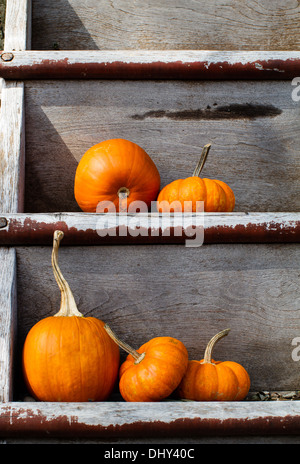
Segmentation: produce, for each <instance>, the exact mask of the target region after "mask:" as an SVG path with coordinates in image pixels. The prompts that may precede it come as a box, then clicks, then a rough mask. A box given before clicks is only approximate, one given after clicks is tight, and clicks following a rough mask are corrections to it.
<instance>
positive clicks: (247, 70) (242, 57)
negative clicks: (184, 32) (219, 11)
mask: <svg viewBox="0 0 300 464" xmlns="http://www.w3.org/2000/svg"><path fill="white" fill-rule="evenodd" d="M10 52H11V53H8V52H5V53H2V54H1V60H0V76H1V77H4V78H5V79H35V78H38V79H54V78H58V79H63V78H77V79H79V78H81V79H89V78H98V79H106V78H108V79H220V80H225V79H235V80H238V79H246V80H249V79H279V80H283V79H285V80H291V79H293V78H294V77H297V76H298V75H299V74H300V52H298V51H284V52H283V51H243V52H241V51H232V52H229V51H223V50H222V51H213V50H178V51H174V50H169V51H157V50H136V51H126V50H117V51H107V50H105V51H103V50H96V51H90V52H89V53H87V52H86V51H74V50H73V51H67V52H64V51H43V52H39V51H26V52H24V51H23V52H13V51H12V50H10Z"/></svg>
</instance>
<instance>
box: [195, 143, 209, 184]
mask: <svg viewBox="0 0 300 464" xmlns="http://www.w3.org/2000/svg"><path fill="white" fill-rule="evenodd" d="M210 147H211V143H208V144H206V145H204V147H203V149H202V153H201V156H200V159H199V161H198V164H197V166H196V167H195V170H194V172H193V177H198V176H199V175H200V172H201V171H202V169H203V166H204V164H205V161H206V158H207V155H208V152H209V150H210Z"/></svg>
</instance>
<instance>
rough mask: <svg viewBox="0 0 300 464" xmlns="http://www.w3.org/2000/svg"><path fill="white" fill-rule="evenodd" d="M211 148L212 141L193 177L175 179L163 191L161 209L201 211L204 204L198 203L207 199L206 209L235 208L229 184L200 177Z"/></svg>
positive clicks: (158, 204) (228, 210) (222, 210)
mask: <svg viewBox="0 0 300 464" xmlns="http://www.w3.org/2000/svg"><path fill="white" fill-rule="evenodd" d="M210 147H211V145H210V144H207V145H205V146H204V147H203V150H202V154H201V157H200V160H199V163H198V164H197V166H196V168H195V170H194V173H193V176H192V177H187V178H186V179H177V180H174V181H173V182H171V183H170V184H168V185H166V186H165V187H164V188H163V189H162V190H161V191H160V193H159V195H158V198H157V209H158V211H159V212H161V213H164V212H183V211H184V212H197V211H198V212H199V211H201V210H202V209H201V208H202V205H201V204H200V203H198V204H197V202H204V211H206V212H231V211H233V209H234V205H235V196H234V193H233V191H232V190H231V188H230V187H229V185H227V184H226V183H225V182H223V181H221V180H217V179H206V178H204V179H201V178H200V177H199V175H200V173H201V171H202V169H203V166H204V163H205V161H206V158H207V155H208V152H209V150H210ZM185 202H186V203H185Z"/></svg>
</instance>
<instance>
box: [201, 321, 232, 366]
mask: <svg viewBox="0 0 300 464" xmlns="http://www.w3.org/2000/svg"><path fill="white" fill-rule="evenodd" d="M229 332H230V329H224V330H222V331H221V332H219V333H217V334H216V335H215V336H214V337H213V338H212V339H211V340H210V341H209V342H208V344H207V347H206V350H205V353H204V360H203V363H204V364H206V363H211V357H212V350H213V348H214V346H215V344H216V343H217V342H218V341H219V340H221V338H223V337H226V335H228V333H229Z"/></svg>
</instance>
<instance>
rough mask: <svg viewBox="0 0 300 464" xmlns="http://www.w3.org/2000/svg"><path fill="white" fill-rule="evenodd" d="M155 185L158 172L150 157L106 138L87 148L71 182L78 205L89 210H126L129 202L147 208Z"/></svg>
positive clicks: (125, 142) (130, 145) (129, 144)
mask: <svg viewBox="0 0 300 464" xmlns="http://www.w3.org/2000/svg"><path fill="white" fill-rule="evenodd" d="M159 188H160V175H159V172H158V170H157V167H156V165H155V164H154V162H153V161H152V159H151V158H150V156H149V155H148V154H147V153H146V152H145V150H143V149H142V148H141V147H140V146H139V145H137V144H136V143H133V142H130V141H129V140H124V139H111V140H106V141H104V142H101V143H98V144H97V145H94V146H93V147H91V148H90V149H89V150H87V151H86V153H85V154H84V155H83V157H82V158H81V160H80V162H79V163H78V166H77V169H76V174H75V182H74V194H75V199H76V201H77V203H78V205H79V206H80V208H81V209H82V210H83V211H85V212H91V213H94V212H96V211H97V212H106V211H111V212H115V211H116V212H118V211H126V210H127V207H128V206H129V205H130V203H132V202H133V201H140V202H144V203H145V204H146V205H147V206H148V208H149V207H150V206H151V202H152V201H155V200H156V198H157V195H158V192H159ZM98 205H99V206H98ZM97 207H98V209H97ZM99 208H100V209H99Z"/></svg>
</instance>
